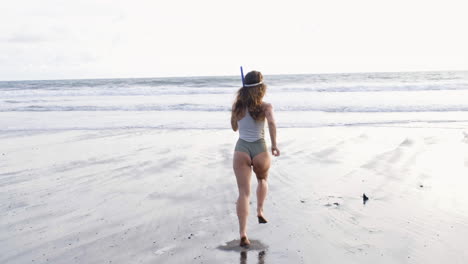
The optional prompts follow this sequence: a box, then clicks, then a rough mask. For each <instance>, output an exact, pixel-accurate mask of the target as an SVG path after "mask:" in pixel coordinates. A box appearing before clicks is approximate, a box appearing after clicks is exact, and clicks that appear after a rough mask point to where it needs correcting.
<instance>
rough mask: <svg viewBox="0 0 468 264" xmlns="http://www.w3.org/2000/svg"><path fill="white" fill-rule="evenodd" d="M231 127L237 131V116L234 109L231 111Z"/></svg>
mask: <svg viewBox="0 0 468 264" xmlns="http://www.w3.org/2000/svg"><path fill="white" fill-rule="evenodd" d="M231 127H232V130H234V131H237V129H238V127H237V118H236V117H235V114H234V111H231Z"/></svg>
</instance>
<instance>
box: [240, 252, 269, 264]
mask: <svg viewBox="0 0 468 264" xmlns="http://www.w3.org/2000/svg"><path fill="white" fill-rule="evenodd" d="M247 252H248V251H241V252H240V264H247ZM265 255H266V251H265V250H262V251H260V252H258V262H257V264H265Z"/></svg>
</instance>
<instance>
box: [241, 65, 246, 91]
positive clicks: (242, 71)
mask: <svg viewBox="0 0 468 264" xmlns="http://www.w3.org/2000/svg"><path fill="white" fill-rule="evenodd" d="M240 70H241V78H242V87H244V86H245V80H244V70H243V69H242V66H240Z"/></svg>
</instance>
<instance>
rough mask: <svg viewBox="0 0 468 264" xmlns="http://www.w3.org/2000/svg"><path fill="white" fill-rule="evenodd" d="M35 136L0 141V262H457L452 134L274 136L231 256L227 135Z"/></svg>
mask: <svg viewBox="0 0 468 264" xmlns="http://www.w3.org/2000/svg"><path fill="white" fill-rule="evenodd" d="M49 132H50V131H42V132H34V131H29V132H8V133H4V134H3V135H2V136H1V137H0V145H2V146H3V148H2V150H1V151H0V158H1V159H0V164H1V169H0V176H1V177H0V199H1V200H2V201H3V203H2V205H1V209H2V210H1V211H2V215H1V219H2V221H1V222H0V230H1V231H0V262H8V263H31V261H32V260H34V262H36V263H37V262H40V263H43V262H46V263H64V262H77V263H103V262H106V263H108V262H109V261H112V263H134V262H141V263H154V262H161V263H187V262H194V263H202V262H203V263H220V262H225V263H237V262H241V263H242V261H246V260H248V261H253V260H256V261H259V262H260V261H264V262H265V263H285V262H290V263H301V262H304V263H312V262H330V263H334V262H335V263H338V262H340V263H341V262H347V263H375V262H378V263H440V262H442V261H447V260H450V261H451V262H452V263H463V262H464V261H465V260H466V259H468V255H467V253H466V252H465V250H464V247H463V241H464V237H465V235H464V234H468V209H467V208H468V199H466V195H465V190H464V186H466V184H467V183H468V179H467V178H466V173H467V172H468V151H466V150H467V149H468V132H467V129H466V128H450V129H444V128H406V127H405V128H401V127H392V128H382V127H368V126H359V127H357V126H352V127H320V128H287V129H284V128H283V129H279V130H278V142H279V147H280V149H281V151H282V156H281V157H279V158H274V159H273V161H272V168H271V171H270V176H269V184H270V192H269V194H268V197H267V200H266V205H265V214H266V217H267V218H268V219H269V221H270V222H269V223H268V224H266V225H258V224H256V219H255V213H254V212H255V207H254V205H255V196H254V192H252V194H253V196H252V197H251V202H252V206H251V208H250V210H251V214H250V216H249V224H248V232H249V237H250V239H251V240H252V241H254V242H255V244H257V245H259V247H258V248H255V249H252V250H250V251H248V252H245V251H238V250H237V249H236V247H235V246H233V245H234V244H233V243H235V241H236V240H238V239H239V238H238V234H237V228H238V225H237V216H236V214H235V201H236V198H237V187H236V183H235V177H234V174H233V172H232V168H231V166H232V165H231V162H232V160H231V159H232V151H233V149H234V144H235V141H236V139H237V137H238V135H237V133H234V132H232V131H229V130H227V129H203V130H199V129H186V130H179V129H172V130H171V129H118V130H66V131H55V132H53V133H49ZM266 141H267V145H268V146H269V145H270V144H269V139H268V133H267V134H266ZM253 178H254V177H253ZM255 186H256V183H255V181H254V179H252V188H253V189H252V190H255V189H254V188H255ZM421 186H422V187H421ZM363 193H366V195H367V196H368V197H369V201H368V202H367V203H366V204H365V205H364V204H363V201H362V194H363ZM220 247H221V248H222V247H227V249H226V248H224V249H220ZM242 252H244V253H245V254H244V253H242ZM261 252H263V253H261Z"/></svg>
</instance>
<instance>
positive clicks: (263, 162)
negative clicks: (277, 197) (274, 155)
mask: <svg viewBox="0 0 468 264" xmlns="http://www.w3.org/2000/svg"><path fill="white" fill-rule="evenodd" d="M270 164H271V158H270V155H269V154H268V152H262V153H260V154H258V155H257V156H255V157H254V158H253V170H254V172H255V175H256V176H257V181H258V185H257V216H259V217H262V218H263V219H265V217H264V216H263V204H264V202H265V198H266V196H267V193H268V182H267V179H268V170H269V169H270ZM262 223H266V222H262Z"/></svg>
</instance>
